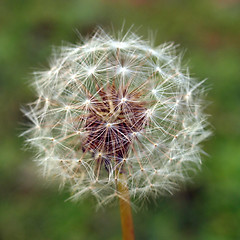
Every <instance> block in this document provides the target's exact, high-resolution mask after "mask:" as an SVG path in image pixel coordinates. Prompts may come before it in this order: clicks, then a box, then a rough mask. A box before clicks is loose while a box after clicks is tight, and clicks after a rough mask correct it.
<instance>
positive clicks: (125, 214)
mask: <svg viewBox="0 0 240 240" xmlns="http://www.w3.org/2000/svg"><path fill="white" fill-rule="evenodd" d="M119 180H120V181H118V182H117V188H118V191H119V193H120V196H119V205H120V215H121V223H122V236H123V240H134V239H135V238H134V228H133V219H132V210H131V205H130V196H129V190H128V187H127V184H126V183H125V182H126V175H125V174H124V173H119Z"/></svg>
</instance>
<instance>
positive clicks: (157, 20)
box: [0, 0, 240, 240]
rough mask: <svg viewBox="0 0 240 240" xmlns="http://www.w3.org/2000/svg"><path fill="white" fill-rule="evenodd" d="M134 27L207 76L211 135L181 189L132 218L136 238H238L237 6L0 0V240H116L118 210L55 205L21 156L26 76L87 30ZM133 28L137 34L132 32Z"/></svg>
mask: <svg viewBox="0 0 240 240" xmlns="http://www.w3.org/2000/svg"><path fill="white" fill-rule="evenodd" d="M124 21H125V29H127V28H128V27H129V26H131V25H132V24H134V25H135V26H136V28H137V29H138V30H137V32H138V34H140V35H143V36H144V37H145V38H147V36H148V33H149V29H150V30H153V32H154V33H155V45H158V44H160V43H162V42H165V41H174V42H175V43H177V44H180V48H182V49H183V50H186V49H187V50H186V52H185V55H184V61H185V62H188V64H189V65H190V69H191V72H192V73H193V76H196V77H198V78H199V79H205V78H208V81H207V86H208V87H209V86H210V90H209V93H208V97H207V98H208V100H209V101H210V102H211V104H210V106H209V107H208V109H207V111H208V113H209V114H211V117H210V121H211V124H212V126H213V127H212V128H213V131H214V135H213V136H212V137H211V138H210V140H209V141H207V142H205V144H204V145H205V147H204V149H205V150H206V151H207V152H208V153H209V155H210V157H204V161H203V167H202V171H201V172H199V174H198V175H197V176H196V177H195V178H194V180H193V183H190V184H188V185H187V186H186V187H185V189H183V191H181V192H179V193H177V194H176V195H175V196H172V197H159V198H158V199H156V200H155V201H154V202H152V201H150V202H149V203H147V204H146V205H145V207H144V208H143V209H141V210H139V211H137V212H135V213H134V222H135V231H136V239H137V240H141V239H149V240H151V239H154V240H155V239H171V240H175V239H176V240H179V239H180V240H181V239H184V240H185V239H196V240H225V239H234V240H235V239H240V3H239V1H237V0H235V1H234V0H208V1H207V0H201V1H197V0H160V1H154V0H128V1H127V0H126V1H120V0H119V1H117V0H115V1H114V0H108V1H107V0H105V1H98V0H86V1H85V0H82V1H81V0H78V1H77V0H68V1H67V0H59V1H54V0H21V1H19V0H2V1H1V3H0V239H1V240H12V239H13V240H15V239H24V240H25V239H26V240H28V239H35V240H40V239H41V240H43V239H44V240H48V239H50V240H52V239H53V240H54V239H58V240H61V239H68V240H75V239H76V240H77V239H81V240H82V239H83V240H85V239H87V240H88V239H89V240H91V239H93V240H95V239H96V240H98V239H99V240H100V239H109V240H118V239H121V227H120V218H119V213H118V206H117V205H114V206H111V207H106V208H105V209H100V210H99V211H96V210H95V206H94V202H93V201H89V200H84V201H82V202H80V203H77V204H76V203H72V202H70V201H65V200H66V199H67V198H68V197H69V196H70V195H69V193H68V191H67V190H63V191H61V192H59V191H58V187H57V186H55V185H53V184H49V183H48V182H47V181H45V180H43V179H41V177H39V176H38V169H37V167H36V166H35V163H34V162H32V160H31V158H32V156H33V153H32V152H26V151H23V149H22V148H23V139H21V138H19V137H18V135H19V134H20V133H21V131H22V129H23V126H22V124H24V122H25V121H26V119H24V117H23V116H22V113H21V112H20V110H19V108H20V106H21V105H23V104H26V103H28V102H31V101H33V100H34V93H33V91H32V90H31V89H30V87H29V82H30V81H31V72H32V71H34V70H36V69H39V68H43V67H45V66H47V63H48V59H49V56H50V53H51V46H53V45H61V44H62V41H68V42H76V41H77V40H78V36H77V32H80V33H81V34H82V35H83V36H84V35H86V34H89V33H91V32H92V30H93V29H94V28H95V26H96V25H101V26H103V27H105V28H106V29H111V26H114V29H115V30H118V29H120V28H121V27H122V24H123V22H124ZM139 27H140V28H139ZM189 59H190V60H189Z"/></svg>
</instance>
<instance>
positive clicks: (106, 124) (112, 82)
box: [24, 29, 210, 234]
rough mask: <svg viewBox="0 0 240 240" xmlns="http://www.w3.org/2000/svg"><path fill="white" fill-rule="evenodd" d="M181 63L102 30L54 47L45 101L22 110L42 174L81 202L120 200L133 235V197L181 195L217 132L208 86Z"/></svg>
mask: <svg viewBox="0 0 240 240" xmlns="http://www.w3.org/2000/svg"><path fill="white" fill-rule="evenodd" d="M180 60H181V58H180V57H178V56H177V55H176V51H175V47H174V46H173V44H162V45H160V46H158V47H153V46H152V44H151V42H148V41H144V40H142V39H141V38H140V37H138V36H137V35H135V34H134V33H131V32H130V31H129V32H128V33H127V34H126V35H123V36H122V34H121V33H119V35H118V36H116V37H114V36H111V35H109V34H107V33H105V32H104V31H103V30H101V29H99V30H98V31H97V32H96V33H95V34H94V35H93V36H92V37H91V38H89V39H86V40H85V41H84V42H83V43H81V44H77V45H69V46H66V47H60V48H58V49H56V51H55V52H54V54H53V57H52V61H51V64H50V68H49V69H48V70H46V71H41V72H36V73H34V75H35V81H34V87H35V89H36V92H37V95H38V99H37V100H36V101H35V102H33V103H31V104H29V108H28V109H27V110H24V112H25V114H26V116H27V117H28V118H29V119H30V120H31V122H32V125H31V128H30V129H28V130H27V131H26V132H25V134H26V135H27V140H26V141H27V143H28V144H30V145H31V146H32V147H34V148H35V149H36V152H37V155H36V161H37V162H38V164H39V165H40V166H41V167H42V169H43V173H44V175H46V176H56V177H58V178H59V179H61V181H62V183H63V184H65V183H67V184H68V185H69V186H70V187H71V190H72V192H73V195H72V198H73V199H76V200H77V199H80V198H83V197H84V196H87V195H93V196H94V197H95V198H96V200H97V202H98V203H99V204H106V203H108V202H110V201H112V200H113V199H115V198H116V197H118V198H120V205H122V208H121V209H122V211H123V213H122V221H123V222H122V223H123V225H124V224H125V225H126V226H125V228H129V225H131V224H132V223H131V212H130V210H129V207H127V204H129V201H130V198H136V199H143V198H145V197H147V196H150V195H153V196H157V195H159V194H165V193H172V191H173V190H175V189H177V187H178V186H179V183H181V182H183V181H184V180H185V179H187V178H188V174H189V172H190V171H194V169H196V168H197V167H198V166H199V165H200V164H201V159H200V153H201V152H202V150H201V148H200V146H199V144H200V142H201V141H202V140H204V139H205V138H206V137H208V136H209V134H210V133H209V131H208V130H206V126H207V121H206V115H205V114H204V113H203V112H202V109H203V105H204V102H203V100H202V95H203V93H204V89H203V87H202V83H203V81H202V82H197V81H196V80H195V79H194V78H192V77H190V75H189V73H188V70H187V69H185V70H184V69H183V67H182V66H181V64H180V62H181V61H180ZM126 216H127V217H126ZM126 219H128V220H126ZM129 219H130V220H129ZM124 221H130V223H129V222H125V223H124ZM127 225H128V226H127ZM126 234H130V233H129V232H128V233H126Z"/></svg>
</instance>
